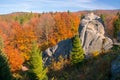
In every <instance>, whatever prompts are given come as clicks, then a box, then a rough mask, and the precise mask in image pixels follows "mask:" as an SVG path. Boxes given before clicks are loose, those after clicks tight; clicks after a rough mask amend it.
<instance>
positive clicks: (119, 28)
mask: <svg viewBox="0 0 120 80" xmlns="http://www.w3.org/2000/svg"><path fill="white" fill-rule="evenodd" d="M119 32H120V19H119V18H118V19H116V20H115V22H114V37H115V38H117V36H118V33H119Z"/></svg>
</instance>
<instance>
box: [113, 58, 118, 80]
mask: <svg viewBox="0 0 120 80" xmlns="http://www.w3.org/2000/svg"><path fill="white" fill-rule="evenodd" d="M111 75H112V78H111V80H120V56H118V57H117V58H116V59H115V60H114V61H113V62H112V64H111Z"/></svg>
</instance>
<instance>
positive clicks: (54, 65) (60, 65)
mask: <svg viewBox="0 0 120 80" xmlns="http://www.w3.org/2000/svg"><path fill="white" fill-rule="evenodd" d="M68 64H70V62H69V61H68V60H67V59H64V58H63V57H62V56H60V57H59V61H55V60H53V61H52V64H51V66H50V69H52V70H54V71H57V70H60V69H63V68H64V67H65V66H66V65H68Z"/></svg>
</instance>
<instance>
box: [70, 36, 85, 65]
mask: <svg viewBox="0 0 120 80" xmlns="http://www.w3.org/2000/svg"><path fill="white" fill-rule="evenodd" d="M72 46H73V48H72V51H71V53H70V59H71V63H72V64H76V63H80V62H82V61H83V60H84V51H83V49H82V46H81V42H80V38H79V36H78V35H75V36H74V37H73V39H72Z"/></svg>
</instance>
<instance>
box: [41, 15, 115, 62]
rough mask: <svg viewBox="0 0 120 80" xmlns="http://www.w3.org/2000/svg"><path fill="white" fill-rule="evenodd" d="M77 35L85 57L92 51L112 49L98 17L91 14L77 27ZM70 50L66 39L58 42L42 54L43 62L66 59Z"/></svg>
mask: <svg viewBox="0 0 120 80" xmlns="http://www.w3.org/2000/svg"><path fill="white" fill-rule="evenodd" d="M78 31H79V35H80V39H81V42H82V47H83V49H84V51H85V55H86V56H87V55H91V53H93V52H94V51H98V52H101V51H102V50H104V51H105V50H108V49H110V48H111V47H112V44H113V42H112V40H111V39H110V38H108V37H106V36H105V30H104V26H103V24H102V20H101V18H100V17H99V16H96V15H94V14H93V13H90V14H87V15H85V17H84V18H83V19H82V20H81V24H80V26H79V30H78ZM71 49H72V40H71V39H67V40H63V41H61V42H59V43H58V44H57V45H56V46H54V47H51V48H48V49H46V50H45V51H44V52H43V60H44V62H46V63H50V62H51V59H53V58H54V59H57V58H58V57H59V56H60V55H62V56H63V57H65V58H67V57H69V53H70V51H71Z"/></svg>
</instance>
